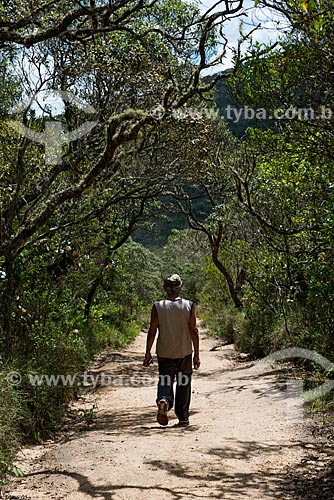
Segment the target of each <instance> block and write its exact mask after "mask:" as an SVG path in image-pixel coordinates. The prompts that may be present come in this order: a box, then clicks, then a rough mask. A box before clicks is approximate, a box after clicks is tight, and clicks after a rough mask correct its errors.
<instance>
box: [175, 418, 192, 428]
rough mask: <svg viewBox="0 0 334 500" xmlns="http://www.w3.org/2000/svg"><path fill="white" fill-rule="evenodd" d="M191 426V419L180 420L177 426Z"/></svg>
mask: <svg viewBox="0 0 334 500" xmlns="http://www.w3.org/2000/svg"><path fill="white" fill-rule="evenodd" d="M188 425H190V422H189V419H188V418H187V419H185V420H179V422H178V423H177V424H176V427H188Z"/></svg>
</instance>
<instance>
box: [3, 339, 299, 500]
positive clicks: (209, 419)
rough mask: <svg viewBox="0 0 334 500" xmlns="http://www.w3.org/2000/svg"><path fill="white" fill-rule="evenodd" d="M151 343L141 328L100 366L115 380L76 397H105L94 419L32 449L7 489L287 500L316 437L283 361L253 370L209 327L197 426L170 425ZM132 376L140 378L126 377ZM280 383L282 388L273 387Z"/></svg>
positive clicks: (45, 499)
mask: <svg viewBox="0 0 334 500" xmlns="http://www.w3.org/2000/svg"><path fill="white" fill-rule="evenodd" d="M144 346H145V334H143V333H142V334H140V335H139V336H138V337H137V339H136V340H135V341H134V343H132V344H131V346H130V347H129V348H128V349H126V350H125V351H122V352H120V353H116V354H114V355H113V356H112V358H113V359H112V360H111V361H108V362H106V363H105V364H104V365H103V366H101V367H100V368H98V369H96V373H95V374H98V373H99V375H100V381H102V385H103V384H104V385H106V384H107V383H108V376H109V381H110V380H112V384H111V385H110V386H109V387H100V388H99V389H98V390H97V391H96V392H95V393H93V394H91V395H89V396H88V397H85V398H84V400H81V401H80V402H79V403H77V404H76V408H77V409H79V408H80V407H81V408H86V409H89V408H91V407H92V404H93V403H95V404H96V405H97V414H96V417H95V418H94V422H93V424H92V425H90V426H88V425H85V426H84V427H83V428H81V429H80V428H79V427H78V426H75V425H74V426H73V428H72V431H71V432H68V433H67V434H65V437H64V438H63V439H61V440H60V441H58V442H55V443H47V444H44V445H41V446H36V447H32V448H29V449H26V450H24V451H23V452H22V453H21V454H20V457H19V459H18V461H17V464H18V465H19V466H20V467H22V468H23V470H24V471H25V472H26V476H25V477H24V478H22V479H18V480H15V481H14V482H13V483H12V484H11V485H10V486H9V488H8V497H6V498H10V499H23V498H24V499H29V500H50V499H55V500H65V499H66V500H89V499H95V500H143V499H146V498H150V499H152V500H158V499H160V498H163V499H165V500H193V499H203V500H204V499H213V498H216V499H228V500H241V499H243V500H246V499H247V500H248V499H256V500H269V499H270V500H272V499H273V498H277V499H279V498H280V499H282V500H283V499H284V500H285V498H286V497H285V496H282V491H283V489H284V483H285V475H286V473H287V471H288V470H289V468H290V467H291V466H293V464H295V463H299V462H300V460H301V457H302V456H303V453H304V447H305V445H307V441H308V437H307V435H304V434H305V431H304V430H303V428H302V427H301V426H300V425H299V426H298V425H297V426H295V425H292V423H291V421H290V423H289V421H287V419H286V416H287V409H286V401H284V400H282V397H280V396H279V395H280V394H281V393H282V388H279V387H278V381H277V378H276V376H275V372H274V370H273V369H272V368H268V367H264V368H262V371H261V372H259V370H258V371H257V372H256V373H254V368H252V366H253V364H252V363H250V362H243V363H236V362H235V361H234V360H233V359H232V357H231V348H230V347H228V346H227V347H218V348H215V347H217V341H215V340H214V339H212V338H211V337H208V336H207V335H206V333H205V332H203V331H202V332H201V360H202V366H201V369H200V370H199V371H198V372H196V373H195V377H194V383H193V395H192V405H191V410H192V413H191V425H190V426H189V427H188V428H186V429H182V428H181V429H180V428H175V427H173V426H174V425H175V424H176V422H177V420H176V418H175V416H174V414H173V412H171V419H170V423H169V425H168V427H167V428H161V427H160V426H159V425H158V424H157V423H156V421H155V417H156V410H155V406H154V404H155V403H154V401H155V395H156V387H155V382H156V363H155V365H154V366H153V367H150V368H149V369H147V370H145V369H144V368H142V358H143V351H144ZM212 348H214V350H211V349H212ZM102 374H103V377H104V380H103V379H102V378H101V377H102ZM111 377H112V378H111ZM140 377H145V378H146V381H145V382H146V385H142V383H141V382H143V381H142V380H140ZM124 380H125V381H129V380H130V381H131V382H132V386H122V385H121V384H122V383H123V381H124ZM135 383H138V384H140V385H138V386H135V385H134V384H135ZM274 388H276V397H275V396H273V394H271V395H268V394H267V395H266V394H265V393H266V391H268V390H272V389H274ZM87 415H88V411H86V416H87Z"/></svg>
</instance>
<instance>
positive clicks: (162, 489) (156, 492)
mask: <svg viewBox="0 0 334 500" xmlns="http://www.w3.org/2000/svg"><path fill="white" fill-rule="evenodd" d="M301 446H305V443H304V442H303V443H300V442H295V443H291V444H283V445H282V444H280V445H274V446H273V445H270V444H269V443H268V444H264V443H258V442H256V441H240V440H237V439H232V438H231V439H228V440H226V446H224V447H217V448H208V449H207V450H197V451H194V457H193V458H192V459H191V460H189V459H188V460H187V462H186V463H185V462H184V461H182V454H181V456H180V458H179V459H177V454H176V455H175V454H171V459H170V460H168V461H167V460H145V461H144V465H145V466H146V467H148V470H147V471H146V474H149V471H151V474H150V476H149V477H151V478H153V477H154V476H153V474H154V471H155V470H159V471H160V472H161V471H166V473H167V474H168V475H169V476H171V479H170V485H173V486H162V485H161V483H160V482H159V483H157V484H154V483H153V484H152V482H151V483H150V484H148V485H145V486H143V485H141V484H136V479H135V478H133V480H131V484H121V485H119V484H113V482H111V481H110V482H108V481H106V484H103V485H95V484H93V483H92V482H91V481H90V480H89V478H88V477H87V476H85V475H84V474H79V473H76V472H72V471H68V470H59V469H58V470H44V471H40V472H34V473H31V474H27V475H26V478H29V477H34V476H40V478H41V483H43V482H44V481H43V480H46V479H47V478H52V477H53V476H59V475H60V476H64V477H68V478H70V479H74V480H75V481H76V482H77V484H78V490H77V492H78V494H79V493H84V494H85V495H86V496H87V497H88V498H91V499H95V498H98V499H99V500H102V499H103V500H116V499H117V500H118V499H124V500H127V498H131V499H132V500H141V499H142V498H145V497H146V496H149V497H150V498H152V499H154V500H156V499H158V498H164V499H165V500H190V499H192V500H195V499H197V498H198V499H201V500H205V499H208V500H209V499H223V498H226V499H228V500H234V499H236V498H238V499H241V498H245V500H246V499H248V498H249V497H251V498H253V495H254V498H258V500H261V498H262V497H264V496H268V497H269V498H273V499H275V498H284V500H288V499H289V500H301V498H303V500H308V499H311V498H312V499H313V498H315V497H314V496H307V495H305V489H303V494H304V496H303V497H301V496H298V495H299V492H300V491H301V490H300V489H299V490H298V488H297V489H296V488H294V486H295V485H294V484H292V482H291V481H289V477H292V475H293V477H294V478H297V477H298V476H297V473H298V470H297V467H296V470H294V468H290V470H289V474H287V471H286V470H285V468H284V469H283V468H282V467H280V464H279V463H278V464H275V463H272V464H271V465H270V466H268V465H266V466H265V467H264V468H263V469H262V468H261V467H258V465H257V460H256V459H257V458H258V457H261V461H262V463H264V462H263V457H264V458H265V457H266V456H268V459H269V458H270V455H271V454H272V453H274V456H276V457H277V453H278V452H280V453H282V454H285V453H286V452H287V451H288V450H289V449H293V448H294V447H301ZM199 453H200V455H201V458H199V456H198V454H199ZM231 462H232V464H234V465H233V467H232V469H231ZM254 468H255V470H252V469H254ZM172 477H176V478H178V480H180V479H181V480H183V481H181V482H180V481H173V479H172ZM299 481H300V480H299ZM62 484H66V483H64V482H63V481H62ZM167 484H168V480H167ZM72 491H73V490H72ZM331 493H332V492H331ZM72 494H73V493H72ZM255 495H257V496H255ZM322 498H324V500H332V496H327V497H321V499H322Z"/></svg>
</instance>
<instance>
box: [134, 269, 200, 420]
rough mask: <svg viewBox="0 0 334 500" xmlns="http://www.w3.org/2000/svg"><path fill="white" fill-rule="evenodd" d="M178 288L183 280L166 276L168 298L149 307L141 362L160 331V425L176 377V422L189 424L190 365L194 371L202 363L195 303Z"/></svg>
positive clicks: (169, 404)
mask: <svg viewBox="0 0 334 500" xmlns="http://www.w3.org/2000/svg"><path fill="white" fill-rule="evenodd" d="M181 288H182V281H181V278H180V276H179V275H178V274H172V275H171V276H167V278H166V279H165V280H164V290H165V292H166V294H167V298H166V299H164V300H161V301H160V302H155V303H154V305H153V307H152V312H151V323H150V327H149V330H148V333H147V342H146V353H145V358H144V363H143V364H144V366H146V367H147V366H149V364H150V363H151V362H152V355H151V349H152V345H153V342H154V339H155V336H156V333H157V330H159V335H158V339H157V347H156V352H157V357H158V366H159V383H158V396H157V401H156V402H157V405H158V414H157V421H158V422H159V424H160V425H167V424H168V415H167V414H168V411H169V410H170V409H171V408H172V407H173V406H174V389H173V385H174V381H175V379H176V391H175V414H176V416H177V418H178V419H179V423H178V424H177V425H178V426H181V427H185V426H187V425H189V406H190V398H191V378H192V365H193V366H194V368H195V370H197V369H198V368H199V366H200V364H201V362H200V358H199V336H198V328H197V325H196V311H195V304H194V303H193V302H191V301H190V300H186V299H182V298H181V297H180V291H181ZM193 348H194V357H193V359H192V351H193Z"/></svg>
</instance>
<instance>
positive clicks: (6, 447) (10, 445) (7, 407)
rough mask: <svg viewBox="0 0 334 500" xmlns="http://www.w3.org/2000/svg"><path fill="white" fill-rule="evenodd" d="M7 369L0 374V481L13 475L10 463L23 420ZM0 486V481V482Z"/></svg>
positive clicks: (18, 439) (12, 467)
mask: <svg viewBox="0 0 334 500" xmlns="http://www.w3.org/2000/svg"><path fill="white" fill-rule="evenodd" d="M9 373H10V369H9V368H8V367H6V368H5V367H4V366H1V373H0V480H1V478H3V477H4V475H5V474H6V473H9V474H10V473H13V474H15V467H14V466H13V465H12V461H13V459H14V457H15V454H16V452H17V450H18V448H19V445H20V434H19V428H20V423H22V420H23V411H22V408H21V402H20V399H19V396H18V394H17V393H16V391H15V389H14V388H12V387H10V386H9V385H8V383H7V375H8V374H9ZM0 485H1V481H0Z"/></svg>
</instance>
